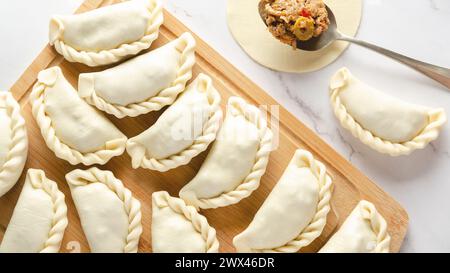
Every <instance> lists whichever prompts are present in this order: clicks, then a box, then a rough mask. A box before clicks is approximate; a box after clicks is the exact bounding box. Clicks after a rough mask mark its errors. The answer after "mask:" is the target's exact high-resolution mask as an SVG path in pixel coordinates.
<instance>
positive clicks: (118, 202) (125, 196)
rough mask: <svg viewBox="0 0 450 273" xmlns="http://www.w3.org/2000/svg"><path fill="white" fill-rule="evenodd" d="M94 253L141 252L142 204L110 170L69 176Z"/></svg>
mask: <svg viewBox="0 0 450 273" xmlns="http://www.w3.org/2000/svg"><path fill="white" fill-rule="evenodd" d="M66 180H67V182H68V183H69V186H70V192H71V193H72V198H73V201H74V203H75V206H76V208H77V211H78V215H79V216H80V222H81V226H82V227H83V231H84V233H85V235H86V238H87V241H88V243H89V247H90V249H91V252H93V253H122V252H123V253H131V252H137V250H138V244H139V238H140V236H141V233H142V225H141V203H140V202H139V201H138V200H137V199H135V198H133V196H132V194H131V192H130V191H129V190H128V189H127V188H125V187H124V186H123V184H122V182H121V181H120V180H119V179H117V178H116V177H114V174H113V173H112V172H110V171H102V170H100V169H97V168H91V169H89V170H86V171H84V170H74V171H72V172H70V173H68V174H67V175H66Z"/></svg>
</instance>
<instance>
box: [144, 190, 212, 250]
mask: <svg viewBox="0 0 450 273" xmlns="http://www.w3.org/2000/svg"><path fill="white" fill-rule="evenodd" d="M152 200H153V201H152V249H153V252H154V253H174V252H176V253H217V252H218V251H219V241H218V240H217V237H216V230H215V229H214V228H212V227H211V226H210V225H209V224H208V220H206V218H205V217H204V216H203V215H200V214H199V213H198V212H197V210H196V209H195V208H194V207H192V206H188V205H186V203H184V201H183V200H182V199H179V198H175V197H171V196H170V195H169V194H168V193H167V192H165V191H160V192H154V193H153V195H152Z"/></svg>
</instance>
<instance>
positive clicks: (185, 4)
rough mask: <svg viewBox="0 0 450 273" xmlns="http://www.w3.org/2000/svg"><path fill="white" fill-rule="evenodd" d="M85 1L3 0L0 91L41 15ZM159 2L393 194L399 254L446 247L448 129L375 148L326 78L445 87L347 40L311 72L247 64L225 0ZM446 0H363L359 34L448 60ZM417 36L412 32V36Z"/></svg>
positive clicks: (443, 97)
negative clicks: (331, 94) (361, 136)
mask: <svg viewBox="0 0 450 273" xmlns="http://www.w3.org/2000/svg"><path fill="white" fill-rule="evenodd" d="M81 2H82V0H65V1H60V0H41V1H31V0H15V1H1V2H0V33H1V36H2V39H1V44H0V89H3V90H6V89H8V88H9V87H10V86H11V85H12V84H13V83H14V82H15V81H16V80H17V79H18V77H19V76H20V74H21V73H22V72H23V71H24V69H25V68H26V67H27V66H28V65H29V64H30V63H31V61H32V60H33V59H34V58H35V57H36V56H37V54H38V53H39V52H40V50H41V49H42V48H43V46H44V45H45V43H46V42H47V33H48V27H47V26H48V19H49V17H50V15H52V14H54V13H70V12H72V11H73V10H75V8H76V7H77V6H79V4H80V3H81ZM166 7H167V8H168V9H169V10H170V11H172V13H174V15H175V16H176V17H178V18H179V19H180V20H181V21H182V22H183V23H185V24H186V25H187V26H188V27H189V28H191V29H192V31H194V32H195V33H197V34H198V35H199V36H200V37H202V38H203V39H204V40H205V41H206V42H208V43H209V44H210V45H211V46H212V47H213V48H215V49H216V50H217V51H218V52H219V53H221V54H222V55H223V56H224V57H225V58H227V59H228V60H229V61H230V62H231V63H232V64H233V65H235V66H236V67H237V68H238V69H240V70H241V71H242V72H243V73H244V74H246V75H247V76H248V77H250V78H251V79H252V80H253V81H254V82H255V83H257V84H258V85H260V86H261V87H262V88H263V89H265V90H266V91H267V92H268V93H269V94H270V95H271V96H273V97H274V98H275V99H276V100H277V101H278V102H279V103H280V104H281V105H283V106H284V107H286V108H287V109H288V110H289V111H291V112H292V113H293V114H294V115H295V116H297V117H298V118H299V119H300V120H301V121H303V122H304V123H306V124H307V125H309V126H310V127H311V128H312V129H313V130H314V131H315V132H317V133H318V134H319V135H320V136H322V138H324V139H325V140H326V141H327V142H328V143H329V144H331V145H332V146H333V147H334V148H335V149H337V151H339V152H340V153H341V154H342V155H344V156H345V157H346V158H347V159H348V160H350V161H351V162H352V163H353V164H354V165H355V166H356V167H358V168H359V169H360V170H362V171H363V172H364V173H365V174H366V175H367V176H368V177H370V178H371V179H372V180H373V181H375V182H376V183H378V184H379V185H380V186H381V187H382V188H383V189H384V190H385V191H387V192H388V193H390V194H391V195H392V196H394V197H395V198H396V199H397V200H398V201H399V202H400V203H401V204H402V205H403V206H404V207H405V208H406V210H407V211H408V213H409V216H410V226H409V232H408V235H407V237H406V239H405V242H404V245H403V248H402V251H403V252H450V198H449V197H448V196H449V194H450V178H449V177H450V132H449V131H450V130H449V125H448V124H447V125H446V127H445V128H444V130H443V132H442V133H441V136H440V138H439V139H438V140H436V141H434V142H433V143H432V144H431V145H429V146H428V147H427V148H426V149H424V150H420V151H416V152H414V153H413V154H412V155H410V156H407V157H397V158H391V157H389V156H385V155H380V154H378V153H377V152H374V151H372V150H371V149H369V148H367V147H366V146H364V145H363V144H361V143H360V142H359V141H358V140H356V139H355V138H353V137H352V136H351V135H350V134H349V133H348V132H347V131H346V130H344V129H342V128H341V127H340V126H339V124H338V123H337V121H336V119H335V118H334V116H333V114H332V112H331V109H330V106H329V99H328V90H327V84H328V80H329V78H330V76H331V75H332V74H333V73H334V72H335V71H336V70H337V69H338V68H340V67H342V66H347V67H348V68H350V69H351V70H352V72H354V73H355V74H356V75H358V76H360V77H361V78H363V79H364V80H366V81H367V82H369V83H372V85H375V86H377V87H378V88H380V89H383V90H386V91H388V92H390V93H392V94H393V95H395V96H398V97H399V98H404V99H406V100H408V101H410V102H415V103H419V104H423V105H427V106H433V107H438V106H439V107H444V108H445V109H446V112H447V114H448V115H449V114H450V91H448V90H446V89H444V87H441V86H440V85H438V84H436V83H434V82H433V81H432V80H429V79H428V78H426V77H424V76H422V75H420V74H418V73H417V72H415V71H413V70H411V69H409V68H407V67H405V66H403V65H400V64H397V63H396V62H394V61H391V60H389V59H387V58H385V57H383V56H381V55H377V54H375V53H372V52H369V51H368V50H366V49H363V48H359V47H358V46H351V47H350V48H349V49H348V50H347V51H346V52H345V53H344V54H343V55H342V56H341V57H340V58H339V59H338V60H337V61H336V62H335V63H333V64H332V65H330V66H328V67H326V68H325V69H322V70H320V71H318V72H314V73H309V74H302V75H296V74H287V73H277V72H273V71H271V70H268V69H266V68H263V67H261V66H260V65H258V64H256V63H255V62H253V61H252V60H251V59H250V58H249V57H248V56H247V55H246V54H245V53H244V52H243V51H242V50H241V49H240V47H239V46H238V45H237V44H236V43H235V41H234V40H233V38H232V37H231V34H230V33H229V31H228V28H227V25H226V14H225V9H226V0H195V1H194V0H191V1H186V0H166ZM449 24H450V1H448V0H417V1H410V0H396V1H392V0H364V12H363V19H362V24H361V28H360V31H359V33H358V37H359V38H362V39H366V40H368V41H372V42H377V43H378V44H379V45H381V46H385V47H387V48H390V49H392V50H395V51H398V52H400V53H403V54H407V55H409V56H411V57H415V58H418V59H421V60H423V61H426V62H430V63H434V64H437V65H441V66H445V67H450V49H449V44H450V30H449V29H448V26H449ZM418 36H419V37H418Z"/></svg>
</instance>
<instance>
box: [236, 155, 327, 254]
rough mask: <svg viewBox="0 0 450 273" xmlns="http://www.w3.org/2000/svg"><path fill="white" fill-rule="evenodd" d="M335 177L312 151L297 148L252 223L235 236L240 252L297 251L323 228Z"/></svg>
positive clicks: (313, 238)
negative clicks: (330, 175)
mask: <svg viewBox="0 0 450 273" xmlns="http://www.w3.org/2000/svg"><path fill="white" fill-rule="evenodd" d="M331 186H332V181H331V178H330V177H329V176H328V175H327V172H326V167H325V166H324V165H323V164H322V163H321V162H319V161H317V160H315V159H314V157H313V156H312V154H311V153H310V152H307V151H305V150H301V149H299V150H297V151H296V152H295V155H294V157H293V158H292V160H291V162H290V163H289V165H288V166H287V168H286V170H285V171H284V173H283V175H282V176H281V178H280V181H279V182H278V183H277V184H276V185H275V187H274V188H273V190H272V192H271V193H270V194H269V196H268V197H267V199H266V200H265V201H264V203H263V204H262V206H261V207H260V208H259V210H258V212H257V213H256V215H255V217H254V218H253V220H252V222H251V223H250V225H249V226H248V227H247V228H246V229H245V230H244V231H243V232H242V233H240V234H239V235H237V236H236V237H234V239H233V244H234V246H235V247H236V250H237V251H238V252H297V251H298V250H299V249H301V248H302V247H305V246H307V245H309V244H310V243H311V242H312V241H314V240H315V239H316V238H317V237H319V236H320V234H321V233H322V231H323V228H324V227H325V224H326V222H327V215H328V212H329V211H330V199H331V190H332V189H331Z"/></svg>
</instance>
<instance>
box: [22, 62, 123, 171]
mask: <svg viewBox="0 0 450 273" xmlns="http://www.w3.org/2000/svg"><path fill="white" fill-rule="evenodd" d="M30 101H31V103H32V108H33V116H34V118H35V119H36V122H37V124H38V125H39V127H40V129H41V134H42V136H43V137H44V140H45V142H46V144H47V146H48V147H49V148H50V149H51V150H52V151H53V152H55V154H56V156H57V157H59V158H61V159H64V160H67V161H68V162H70V164H72V165H76V164H79V163H83V164H84V165H92V164H105V163H106V162H108V160H110V159H111V158H112V157H114V156H119V155H121V154H122V153H123V152H124V151H125V144H126V141H127V137H126V136H125V135H124V134H122V132H120V131H119V129H117V128H116V127H115V126H114V124H112V123H111V122H110V121H109V120H108V119H107V118H106V117H104V116H103V115H102V114H101V113H100V112H99V111H97V109H95V108H93V107H92V106H90V105H89V104H87V103H86V102H85V101H83V100H82V99H80V97H78V95H77V91H76V90H75V89H74V88H73V87H72V85H71V84H70V83H69V82H68V81H67V80H66V79H65V78H64V75H63V74H62V72H61V69H60V68H59V67H57V66H56V67H52V68H49V69H47V70H44V71H41V72H40V73H39V75H38V81H37V83H36V85H35V86H34V87H33V91H32V92H31V94H30Z"/></svg>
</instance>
